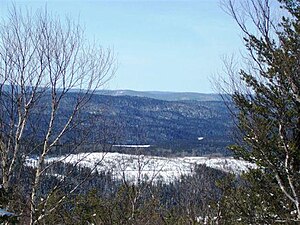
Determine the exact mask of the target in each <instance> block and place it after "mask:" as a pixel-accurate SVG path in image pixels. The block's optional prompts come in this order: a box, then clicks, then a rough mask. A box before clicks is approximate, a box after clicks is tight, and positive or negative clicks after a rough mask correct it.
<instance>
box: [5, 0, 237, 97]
mask: <svg viewBox="0 0 300 225" xmlns="http://www.w3.org/2000/svg"><path fill="white" fill-rule="evenodd" d="M10 4H11V3H10V1H6V0H0V13H1V15H5V12H6V11H7V7H8V6H9V5H10ZM15 4H16V5H17V6H22V7H23V6H26V7H28V8H29V9H33V10H35V9H38V8H41V7H44V6H45V4H47V8H48V9H49V10H50V11H52V12H54V13H57V14H59V15H60V16H65V15H68V16H69V17H71V18H74V19H76V20H77V19H78V18H79V19H80V23H81V24H82V25H83V26H84V27H85V30H86V35H87V36H88V38H89V39H91V40H93V39H96V41H97V42H98V43H100V44H101V45H102V46H104V47H110V48H113V49H114V52H115V55H116V58H117V61H118V69H117V72H116V75H115V77H114V78H113V80H111V81H110V83H109V84H108V85H107V88H109V89H133V90H142V91H150V90H151V91H153V90H156V91H180V92H203V93H210V92H214V90H213V88H212V85H211V81H210V80H211V77H212V76H213V75H214V74H217V73H222V60H221V58H222V56H224V55H227V54H229V55H231V54H232V53H237V52H238V51H239V49H241V48H242V41H241V36H240V32H239V30H238V27H237V26H236V24H235V23H234V22H233V20H232V18H230V16H228V15H227V14H226V13H225V12H223V11H222V9H221V8H220V3H219V0H194V1H193V0H185V1H184V0H182V1H174V0H173V1H172V0H169V1H167V0H164V1H162V0H161V1H154V0H152V1H151V0H148V1H146V0H144V1H143V0H137V1H127V0H122V1H100V0H98V1H83V0H82V1H71V0H69V1H58V0H56V1H55V0H52V1H42V0H41V1H25V0H23V1H15Z"/></svg>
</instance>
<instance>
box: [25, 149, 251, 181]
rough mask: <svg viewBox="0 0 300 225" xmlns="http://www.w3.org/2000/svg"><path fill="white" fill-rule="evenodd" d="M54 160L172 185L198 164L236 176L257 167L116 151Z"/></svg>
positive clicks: (118, 176) (32, 162)
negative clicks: (171, 183) (172, 182)
mask: <svg viewBox="0 0 300 225" xmlns="http://www.w3.org/2000/svg"><path fill="white" fill-rule="evenodd" d="M53 161H61V162H66V163H71V164H75V163H77V165H78V166H82V167H89V168H96V169H97V170H98V171H107V172H111V173H112V175H113V176H114V178H116V179H125V180H127V181H131V182H138V181H139V180H145V179H146V180H148V181H154V182H156V181H158V180H161V181H164V182H167V183H168V182H171V181H174V180H175V179H178V178H180V176H181V175H184V174H185V175H187V174H192V173H193V172H194V168H195V165H197V164H205V165H206V166H208V167H211V168H215V169H219V170H222V171H226V172H232V173H235V174H240V173H242V172H244V171H247V170H248V169H249V168H254V167H255V166H254V165H253V164H250V163H248V162H246V161H242V160H237V159H234V158H232V157H158V156H144V155H130V154H121V153H112V152H107V153H104V152H98V153H80V154H71V155H69V156H60V157H52V158H48V159H46V162H53ZM36 163H37V159H36V158H28V159H27V165H30V166H33V167H35V165H36Z"/></svg>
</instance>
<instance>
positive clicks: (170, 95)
mask: <svg viewBox="0 0 300 225" xmlns="http://www.w3.org/2000/svg"><path fill="white" fill-rule="evenodd" d="M97 94H101V95H111V96H126V95H128V96H136V97H146V98H153V99H158V100H165V101H185V100H194V101H221V100H222V98H221V96H220V95H219V94H203V93H196V92H164V91H133V90H102V91H98V92H97Z"/></svg>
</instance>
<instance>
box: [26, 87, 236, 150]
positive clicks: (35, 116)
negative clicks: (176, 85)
mask: <svg viewBox="0 0 300 225" xmlns="http://www.w3.org/2000/svg"><path fill="white" fill-rule="evenodd" d="M77 95H78V94H77V93H76V91H72V92H70V93H67V94H66V96H65V97H66V98H64V100H63V104H62V105H61V106H60V107H59V109H58V112H57V115H58V117H57V118H56V121H57V123H55V124H56V125H55V127H54V132H58V131H60V130H61V129H62V127H61V126H63V124H64V123H65V122H66V119H67V117H66V115H69V114H70V113H71V108H70V106H72V105H74V103H75V102H76V100H77V97H78V96H77ZM135 95H139V96H135ZM150 97H151V98H150ZM43 98H44V100H43V99H42V100H41V101H40V103H39V104H40V107H39V108H40V110H38V111H36V112H32V114H31V117H30V122H29V123H28V124H30V125H34V124H38V126H37V127H35V126H32V128H31V126H28V127H27V129H26V133H28V135H31V134H34V135H32V138H34V139H36V140H38V139H39V138H43V135H41V136H39V134H44V133H45V132H46V131H45V129H46V127H47V123H48V118H49V113H50V109H49V107H50V106H49V105H44V104H45V103H46V102H50V100H49V99H48V100H47V101H46V99H47V98H50V95H49V96H48V95H45V96H44V97H43ZM161 99H164V100H161ZM166 99H168V100H166ZM78 119H80V121H81V122H80V124H81V125H82V126H83V127H84V128H86V129H81V127H80V129H78V130H75V131H74V130H72V131H70V132H68V136H67V137H65V139H63V140H62V142H65V141H67V142H69V143H72V140H76V139H78V138H77V137H79V135H84V136H87V139H86V143H87V144H86V146H85V147H86V148H85V149H84V150H85V151H86V150H87V151H90V150H91V149H90V146H91V145H89V143H91V142H96V143H99V142H101V143H107V144H111V145H114V146H115V147H114V149H113V150H116V151H119V150H120V149H119V147H117V146H126V145H129V146H135V145H144V146H147V145H150V146H151V147H150V148H147V149H145V150H146V151H147V154H152V153H153V154H158V153H159V154H161V153H166V154H168V153H171V154H175V155H211V154H222V155H224V154H225V155H226V154H228V151H227V150H226V147H227V146H228V145H229V144H231V143H232V141H231V132H232V127H233V122H232V120H231V116H230V114H229V112H228V110H227V107H226V106H225V104H224V102H223V101H221V100H220V97H219V96H218V95H216V94H198V93H172V92H167V93H165V92H135V91H106V92H105V94H104V92H103V91H102V92H97V93H96V94H95V95H93V96H91V99H90V101H89V102H88V103H87V105H85V107H84V108H82V109H81V114H80V117H78ZM76 128H77V127H76ZM78 128H79V127H78ZM33 129H35V130H33ZM33 131H34V132H33ZM76 132H77V133H76ZM70 138H71V139H70ZM26 140H30V138H29V137H28V138H26ZM94 150H95V151H98V150H99V149H94ZM128 151H129V150H128V148H123V152H128Z"/></svg>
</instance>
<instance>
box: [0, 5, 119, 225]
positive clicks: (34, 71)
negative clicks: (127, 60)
mask: <svg viewBox="0 0 300 225" xmlns="http://www.w3.org/2000/svg"><path fill="white" fill-rule="evenodd" d="M113 72H114V58H113V54H112V52H111V50H109V49H104V48H103V47H101V46H97V45H96V44H93V45H91V44H89V43H88V42H87V40H86V39H85V36H84V32H83V29H82V28H81V27H80V25H79V24H77V23H73V21H71V20H69V19H65V20H63V21H61V20H60V19H59V18H55V17H54V16H53V15H51V14H50V13H49V12H47V10H42V12H37V13H35V14H33V13H30V12H28V11H27V12H26V13H24V12H22V11H21V10H19V9H17V8H16V7H12V9H11V10H10V11H9V14H8V17H7V19H5V20H3V22H2V24H1V28H0V101H1V109H0V157H1V175H2V176H1V177H2V187H3V188H4V189H5V190H8V189H9V188H10V187H11V186H12V185H13V178H14V176H15V174H16V168H17V167H20V166H22V165H20V163H19V162H24V159H25V158H26V156H27V154H28V152H33V151H34V152H35V153H36V154H37V156H38V163H37V166H36V169H35V171H34V175H33V182H32V184H31V185H30V197H29V202H30V203H29V205H30V207H29V210H28V211H29V213H28V214H29V221H28V222H27V223H28V224H38V223H39V221H40V220H41V219H42V218H43V216H45V215H47V212H43V213H42V214H40V215H37V213H36V212H37V207H38V206H39V204H40V201H41V200H40V199H39V198H40V185H41V178H42V176H43V175H45V173H46V169H47V168H46V167H45V158H46V157H47V155H48V154H49V152H51V151H53V150H54V148H55V146H56V145H57V144H58V143H60V142H61V141H62V140H63V139H64V138H65V137H66V135H67V134H68V133H70V131H71V130H72V129H74V128H75V127H76V128H78V127H79V126H80V125H81V123H80V120H78V118H79V116H80V112H81V110H82V109H83V107H85V106H86V104H87V102H88V101H89V100H90V98H91V97H92V94H93V92H94V91H95V90H97V89H99V88H100V87H101V86H103V84H105V82H107V81H108V80H109V79H110V78H111V76H112V75H113ZM66 104H68V105H67V108H68V110H67V111H64V112H62V110H61V108H62V107H65V108H66ZM62 113H64V114H63V115H62ZM79 129H80V127H79ZM32 136H34V137H35V141H34V142H31V143H30V146H28V145H26V146H25V144H24V143H25V142H26V141H27V140H26V138H29V137H32ZM24 148H26V149H27V151H23V149H24ZM50 210H51V209H50Z"/></svg>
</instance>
